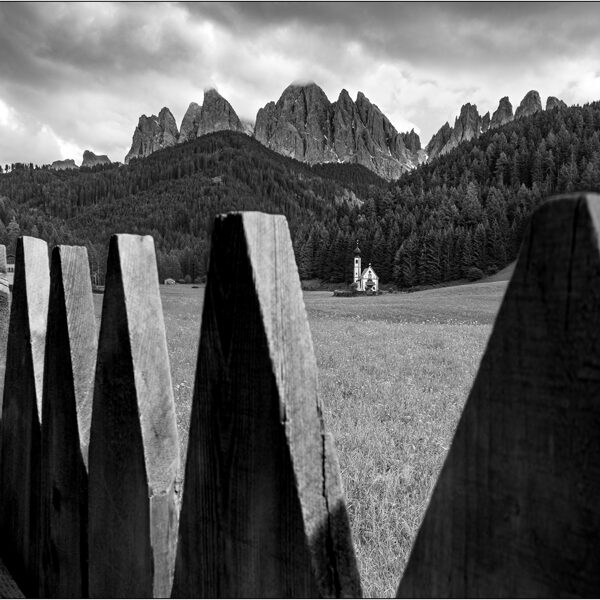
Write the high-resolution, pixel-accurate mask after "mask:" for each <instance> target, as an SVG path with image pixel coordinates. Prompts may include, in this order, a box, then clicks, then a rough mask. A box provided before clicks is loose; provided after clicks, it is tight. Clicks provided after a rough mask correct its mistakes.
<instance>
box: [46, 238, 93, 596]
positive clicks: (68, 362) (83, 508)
mask: <svg viewBox="0 0 600 600" xmlns="http://www.w3.org/2000/svg"><path fill="white" fill-rule="evenodd" d="M51 262H52V264H51V270H50V301H49V309H48V330H47V336H46V356H45V358H46V364H45V366H44V397H43V407H42V473H41V494H40V497H41V500H42V511H41V515H42V522H41V527H40V530H41V540H42V549H41V557H40V562H41V576H40V595H41V596H42V597H44V598H85V597H87V595H88V584H87V580H88V566H87V511H88V473H87V462H88V461H87V458H88V457H87V453H88V444H89V434H90V422H91V416H92V394H93V383H94V372H95V365H96V351H97V339H96V320H95V317H94V303H93V299H92V285H91V279H90V270H89V266H88V260H87V251H86V249H85V247H74V246H57V247H56V248H54V250H53V251H52V261H51Z"/></svg>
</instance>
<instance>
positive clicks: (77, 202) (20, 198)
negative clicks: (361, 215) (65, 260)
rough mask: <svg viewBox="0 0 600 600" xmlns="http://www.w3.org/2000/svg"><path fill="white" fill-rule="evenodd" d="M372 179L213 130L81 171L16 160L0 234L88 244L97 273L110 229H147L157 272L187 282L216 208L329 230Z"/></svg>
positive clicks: (8, 239)
mask: <svg viewBox="0 0 600 600" xmlns="http://www.w3.org/2000/svg"><path fill="white" fill-rule="evenodd" d="M345 167H347V166H345ZM351 170H352V169H350V171H351ZM376 184H380V185H381V184H383V182H382V180H380V179H379V178H377V177H376V176H375V175H373V174H372V173H371V172H369V171H367V170H366V169H362V170H360V169H359V170H358V171H357V173H353V174H350V172H349V169H348V168H344V169H343V170H341V171H340V172H339V173H336V169H335V168H333V169H332V168H331V165H329V166H328V169H327V173H325V172H324V171H323V169H320V168H319V167H314V170H313V169H312V168H311V167H309V166H308V165H306V164H303V163H300V162H298V161H295V160H293V159H290V158H285V157H282V156H280V155H279V154H276V153H275V152H273V151H271V150H269V149H267V148H265V147H264V146H262V145H261V144H260V143H258V142H257V141H255V140H254V139H252V138H249V137H248V136H246V135H244V134H240V133H234V132H219V133H215V134H210V135H206V136H203V137H201V138H198V139H195V140H193V141H191V142H187V143H185V144H181V145H178V146H176V147H171V148H167V149H164V150H161V151H159V152H155V153H154V154H152V155H151V156H149V157H147V158H145V159H134V160H132V161H131V163H130V164H129V165H121V166H116V165H108V166H100V167H94V168H91V169H84V168H82V169H80V170H79V171H76V170H65V171H55V170H50V169H39V168H30V167H26V166H25V165H17V166H16V168H15V169H14V170H13V171H12V172H10V173H6V174H3V175H1V176H0V196H2V197H3V199H2V201H1V202H0V220H1V223H0V240H2V241H3V242H4V243H8V244H9V246H10V245H11V244H12V245H14V239H15V238H16V236H17V234H18V233H19V232H20V233H21V234H31V235H36V236H39V237H42V238H43V239H46V240H47V241H48V242H49V243H50V244H51V245H53V244H56V243H73V244H75V243H77V244H85V245H86V246H88V248H89V250H90V256H91V261H92V268H93V270H98V269H99V270H103V265H104V262H105V252H106V245H107V242H108V238H109V236H110V235H111V234H112V233H114V232H130V233H144V234H150V235H153V236H154V239H155V243H156V247H157V255H158V262H159V273H160V276H161V278H166V277H173V278H175V279H179V278H182V277H185V276H189V277H190V278H191V279H192V280H194V279H196V278H197V277H202V276H203V275H204V274H205V272H206V263H207V253H208V238H209V232H210V227H211V224H212V221H213V219H214V216H215V215H216V214H219V213H222V212H226V211H230V210H260V211H263V212H268V213H282V214H284V215H285V216H286V217H287V219H288V223H289V226H290V230H291V232H292V236H293V238H294V239H295V238H297V237H298V236H300V237H302V233H301V232H302V231H303V230H304V229H306V228H307V227H311V226H312V225H314V226H317V224H318V227H324V228H325V229H327V230H335V229H336V223H337V222H338V221H340V220H343V217H344V214H346V213H348V212H350V207H351V206H356V205H359V204H361V203H362V202H363V200H362V198H366V197H368V195H369V194H370V193H372V192H371V190H374V189H375V186H376ZM359 195H360V197H359ZM13 217H15V218H16V222H13V223H12V224H11V219H12V218H13ZM17 227H18V231H17ZM299 232H300V233H299ZM324 260H325V261H326V260H327V259H326V258H325V259H324Z"/></svg>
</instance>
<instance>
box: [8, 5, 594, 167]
mask: <svg viewBox="0 0 600 600" xmlns="http://www.w3.org/2000/svg"><path fill="white" fill-rule="evenodd" d="M599 18H600V5H598V4H594V3H591V4H587V3H537V2H533V3H512V2H510V3H502V2H500V3H493V2H491V3H488V2H485V3H473V2H468V3H335V2H333V3H327V2H325V3H303V2H283V3H183V4H171V3H68V4H67V3H14V4H13V3H0V56H1V57H2V59H1V60H0V81H2V86H1V87H0V135H1V136H2V140H1V141H0V162H1V163H5V162H15V161H23V162H30V161H33V162H39V163H48V162H51V161H52V160H56V159H59V158H74V159H75V160H76V162H80V161H81V153H82V152H83V150H84V149H91V150H93V151H94V152H97V153H102V154H104V153H107V154H108V155H109V157H110V158H111V159H112V160H122V159H123V157H124V155H125V153H126V152H127V150H128V147H129V145H130V143H131V136H132V134H133V130H134V128H135V125H136V124H137V119H138V117H139V116H140V115H141V114H143V113H144V114H152V113H154V114H158V112H159V111H160V109H161V108H162V107H163V106H168V107H169V108H170V109H171V111H172V112H173V114H174V116H175V118H176V120H177V122H178V123H180V122H181V118H182V116H183V114H184V112H185V110H186V108H187V106H188V104H189V103H190V102H191V101H195V102H198V103H201V102H202V97H203V90H204V88H206V87H211V86H214V87H216V88H217V89H218V90H219V91H220V93H222V94H223V95H224V96H225V97H226V98H227V99H228V100H229V101H230V102H231V104H232V105H233V107H234V108H235V110H236V111H237V112H238V114H239V115H240V117H242V118H245V119H249V120H253V119H254V118H255V115H256V112H257V110H258V109H259V108H260V107H261V106H264V104H266V103H267V102H268V101H270V100H277V98H278V97H279V96H280V94H281V92H282V91H283V89H284V88H285V87H286V86H287V85H288V84H289V83H291V82H292V81H294V80H312V81H315V82H316V83H318V84H319V85H320V86H321V87H322V88H323V89H324V91H325V92H326V94H327V96H328V97H329V99H330V100H332V101H333V100H335V99H336V98H337V96H338V94H339V92H340V90H341V89H342V88H346V89H347V90H348V91H349V92H350V94H351V95H353V96H356V93H357V92H358V91H359V90H360V91H363V92H364V93H365V95H366V96H367V97H368V98H369V99H370V100H371V101H372V102H374V103H375V104H377V105H378V106H379V107H380V108H381V109H382V110H383V111H384V113H385V114H386V115H388V117H389V118H390V120H391V121H392V123H394V125H395V126H396V127H397V128H398V129H399V130H402V131H403V130H406V129H409V128H412V127H414V128H415V129H416V130H417V131H418V132H419V133H420V134H421V137H422V142H423V144H425V143H427V141H428V140H429V138H430V137H431V135H432V134H433V133H434V132H435V131H437V129H438V128H439V127H440V126H441V125H442V124H443V123H444V122H445V121H449V122H450V123H451V124H453V122H454V117H455V116H456V115H457V114H458V112H459V110H460V106H461V105H462V104H464V103H465V102H474V103H476V104H477V105H478V108H479V109H480V112H482V113H484V112H486V111H487V110H490V111H493V110H495V108H496V107H497V105H498V100H499V98H500V97H502V96H505V95H508V96H509V97H510V99H511V101H512V103H513V105H514V106H515V107H516V106H517V105H518V104H519V102H520V100H521V98H522V97H523V96H524V95H525V93H526V92H527V91H528V90H530V89H537V90H538V91H539V92H540V94H541V95H542V97H543V98H544V97H545V96H547V95H556V96H559V97H562V98H563V99H564V100H565V101H566V102H567V103H583V102H586V101H591V100H595V99H598V96H599V94H600V80H599V78H598V74H597V72H598V69H597V60H596V57H597V56H598V55H599V54H600V37H599V36H597V33H596V23H597V22H598V20H599ZM65 153H70V154H72V155H71V156H65Z"/></svg>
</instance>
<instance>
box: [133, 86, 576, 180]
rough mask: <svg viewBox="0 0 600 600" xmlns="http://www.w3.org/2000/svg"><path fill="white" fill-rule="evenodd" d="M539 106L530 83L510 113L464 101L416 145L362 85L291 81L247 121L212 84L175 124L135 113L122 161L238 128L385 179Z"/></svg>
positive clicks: (506, 106) (296, 152) (165, 117)
mask: <svg viewBox="0 0 600 600" xmlns="http://www.w3.org/2000/svg"><path fill="white" fill-rule="evenodd" d="M559 106H566V105H565V103H564V102H563V101H562V100H559V99H558V98H555V97H553V96H550V97H549V98H548V100H547V102H546V110H551V109H553V108H556V107H559ZM541 110H543V108H542V103H541V99H540V95H539V93H538V92H537V91H535V90H532V91H530V92H528V93H527V94H526V95H525V97H524V98H523V100H522V101H521V103H520V104H519V106H518V107H517V110H516V111H515V113H514V114H513V108H512V104H511V103H510V100H509V99H508V97H504V98H502V99H501V100H500V102H499V104H498V108H497V109H496V111H495V112H494V113H493V115H492V116H491V117H490V113H489V112H488V113H486V114H485V115H483V116H481V115H480V114H479V112H478V110H477V106H476V105H474V104H470V103H467V104H465V105H463V107H462V108H461V110H460V114H459V116H458V117H456V120H455V122H454V126H453V127H451V126H450V124H449V123H445V124H444V125H443V126H442V127H441V128H440V130H439V131H438V132H437V133H436V134H435V135H434V136H433V137H432V139H431V140H430V142H429V143H428V144H427V146H426V147H425V149H422V148H421V140H420V139H419V136H418V134H417V133H415V131H414V130H412V131H410V132H405V133H400V132H398V131H397V130H396V129H395V127H394V126H393V125H392V123H391V122H390V120H389V119H388V118H387V117H386V116H385V115H384V114H383V112H382V111H381V110H380V109H379V108H378V107H377V106H376V105H375V104H373V103H372V102H371V101H370V100H369V99H368V98H367V97H366V96H365V95H364V94H363V93H362V92H358V95H357V97H356V100H353V99H352V98H351V97H350V95H349V94H348V92H347V91H346V90H345V89H344V90H342V91H341V92H340V94H339V96H338V99H337V100H336V101H335V102H330V101H329V99H328V98H327V95H326V94H325V92H324V91H323V90H322V89H321V88H320V87H319V86H318V85H316V84H315V83H307V84H303V85H300V84H291V85H289V86H288V87H287V88H286V89H285V90H284V91H283V93H282V94H281V97H280V98H279V100H277V102H269V103H267V104H266V105H265V106H264V107H263V108H261V109H260V110H259V111H258V113H257V115H256V122H255V124H254V126H253V127H252V125H251V124H243V123H242V121H241V120H240V118H239V117H238V115H237V114H236V112H235V110H234V109H233V107H232V106H231V104H230V103H229V102H228V101H227V100H226V99H225V98H223V97H222V96H221V95H220V94H219V93H218V92H217V91H216V90H214V89H208V90H207V91H206V92H205V94H204V103H203V104H202V105H199V104H197V103H195V102H192V103H191V104H190V105H189V108H188V109H187V111H186V113H185V115H184V117H183V119H182V121H181V126H180V128H179V129H178V128H177V124H176V122H175V118H174V117H173V114H172V113H171V111H170V110H169V109H168V108H167V107H164V108H163V109H162V110H161V111H160V113H159V114H158V116H156V115H152V116H150V117H147V116H146V115H142V116H141V117H140V118H139V121H138V125H137V127H136V129H135V131H134V133H133V141H132V145H131V149H130V150H129V152H128V153H127V156H126V157H125V163H128V162H129V161H130V160H132V159H133V158H143V157H145V156H148V155H149V154H152V153H153V152H156V151H157V150H160V149H162V148H167V147H169V146H174V145H176V144H180V143H183V142H187V141H190V140H192V139H195V138H197V137H200V136H202V135H205V134H207V133H212V132H215V131H222V130H228V131H239V132H245V133H247V134H248V135H251V136H253V137H254V138H256V139H257V140H258V141H259V142H261V143H262V144H263V145H265V146H267V147H268V148H270V149H272V150H274V151H275V152H278V153H279V154H283V155H284V156H289V157H291V158H295V159H297V160H301V161H303V162H307V163H309V164H319V163H350V164H359V165H363V166H365V167H367V168H368V169H370V170H371V171H373V172H374V173H376V174H377V175H379V176H380V177H382V178H384V179H387V180H388V181H389V180H395V179H398V178H399V177H400V176H401V175H402V174H403V173H405V172H407V171H410V170H412V169H414V168H415V167H416V166H418V165H419V164H421V163H423V162H426V161H427V160H432V159H434V158H435V157H436V156H439V155H442V154H446V153H447V152H450V151H451V150H453V149H454V148H456V147H457V146H458V145H459V144H460V143H461V142H464V141H468V140H471V139H473V138H477V137H479V136H480V135H481V134H482V133H485V132H486V131H487V130H488V129H494V128H496V127H500V126H502V125H505V124H506V123H509V122H511V121H512V120H513V119H520V118H522V117H525V116H528V115H532V114H534V113H536V112H538V111H541Z"/></svg>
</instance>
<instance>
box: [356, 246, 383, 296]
mask: <svg viewBox="0 0 600 600" xmlns="http://www.w3.org/2000/svg"><path fill="white" fill-rule="evenodd" d="M353 281H354V283H355V284H356V291H358V292H378V291H379V277H377V274H376V273H375V271H374V270H373V267H372V266H371V263H369V266H368V267H367V268H366V269H365V270H364V271H361V259H360V248H359V247H358V240H357V241H356V248H355V250H354V280H353Z"/></svg>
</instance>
